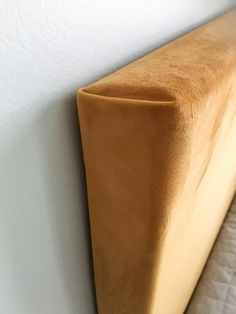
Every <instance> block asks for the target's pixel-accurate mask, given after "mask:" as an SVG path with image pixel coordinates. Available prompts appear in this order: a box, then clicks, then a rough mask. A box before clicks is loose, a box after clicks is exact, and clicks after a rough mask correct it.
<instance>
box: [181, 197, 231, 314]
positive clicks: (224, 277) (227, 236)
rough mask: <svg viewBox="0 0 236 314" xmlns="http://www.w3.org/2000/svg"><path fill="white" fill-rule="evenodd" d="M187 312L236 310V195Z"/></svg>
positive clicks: (212, 313) (228, 313) (225, 313)
mask: <svg viewBox="0 0 236 314" xmlns="http://www.w3.org/2000/svg"><path fill="white" fill-rule="evenodd" d="M185 313H187V314H236V197H235V198H234V200H233V202H232V204H231V207H230V209H229V212H228V214H227V216H226V218H225V221H224V224H223V226H222V228H221V231H220V233H219V236H218V238H217V241H216V243H215V245H214V248H213V250H212V252H211V254H210V257H209V259H208V262H207V264H206V267H205V269H204V271H203V273H202V275H201V278H200V281H199V283H198V285H197V288H196V290H195V292H194V294H193V297H192V299H191V301H190V304H189V306H188V309H187V310H186V312H185Z"/></svg>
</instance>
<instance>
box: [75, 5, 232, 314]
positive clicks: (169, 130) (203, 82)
mask: <svg viewBox="0 0 236 314" xmlns="http://www.w3.org/2000/svg"><path fill="white" fill-rule="evenodd" d="M235 21H236V12H235V11H232V12H230V13H228V14H226V15H224V16H222V17H220V18H218V19H216V20H214V21H212V22H210V23H208V24H206V25H204V26H202V27H200V28H198V29H196V30H194V31H193V32H191V33H188V34H187V35H185V36H183V37H181V38H179V39H177V40H175V41H173V42H171V43H169V44H167V45H165V46H163V47H161V48H160V49H158V50H156V51H154V52H152V53H150V54H149V55H147V56H145V57H143V58H141V59H139V60H137V61H135V62H133V63H131V64H129V65H127V66H125V67H124V68H122V69H121V70H119V71H117V72H115V73H113V74H111V75H109V76H107V77H105V78H104V79H102V80H99V81H98V82H95V83H94V84H92V85H90V86H88V87H85V88H82V89H81V90H80V91H79V93H78V108H79V119H80V125H81V133H82V144H83V151H84V161H85V168H86V178H87V185H88V201H89V214H90V222H91V232H92V247H93V259H94V271H95V282H96V293H97V301H98V310H99V313H100V314H181V313H183V312H184V310H185V308H186V305H187V303H188V301H189V299H190V297H191V294H192V292H193V289H194V287H195V285H196V283H197V280H198V278H199V276H200V273H201V271H202V269H203V266H204V264H205V262H206V259H207V257H208V254H209V252H210V250H211V247H212V245H213V243H214V240H215V238H216V235H217V233H218V230H219V228H220V226H221V223H222V220H223V218H224V216H225V214H226V211H227V209H228V206H229V204H230V201H231V199H232V196H233V193H234V190H235V186H236V114H235V112H236V22H235Z"/></svg>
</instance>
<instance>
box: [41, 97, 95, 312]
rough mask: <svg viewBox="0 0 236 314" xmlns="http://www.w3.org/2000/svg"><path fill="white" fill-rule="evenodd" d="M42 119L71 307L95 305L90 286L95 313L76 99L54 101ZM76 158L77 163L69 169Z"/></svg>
mask: <svg viewBox="0 0 236 314" xmlns="http://www.w3.org/2000/svg"><path fill="white" fill-rule="evenodd" d="M38 119H39V123H38V125H39V127H40V130H39V134H40V139H39V140H40V143H41V149H42V152H43V154H44V155H43V159H44V160H46V161H47V163H48V164H47V167H46V172H45V174H44V176H45V178H47V179H46V181H47V187H48V190H47V192H48V199H49V200H50V206H49V208H50V221H51V227H52V230H53V235H54V241H55V244H56V250H57V259H58V261H59V262H60V271H61V274H62V277H63V285H64V290H65V293H66V296H67V298H68V302H67V304H70V306H71V309H70V311H69V313H73V314H78V313H81V314H82V313H83V310H82V308H81V304H82V303H84V302H85V300H86V299H87V301H86V302H88V303H91V299H90V298H91V295H89V296H88V291H87V289H88V286H89V288H90V289H91V294H92V299H93V301H94V304H93V306H92V307H93V312H94V313H97V306H96V296H95V288H94V277H93V270H92V269H93V266H92V251H91V239H90V227H89V216H88V206H87V189H86V179H85V169H84V163H83V153H82V144H81V135H80V128H79V119H78V111H77V103H76V95H71V96H69V97H67V98H65V99H64V101H63V100H62V99H59V101H58V105H55V101H54V102H53V103H52V105H51V106H47V110H45V111H44V112H43V113H42V114H41V115H40V116H39V117H38ZM68 154H69V155H71V156H69V157H70V158H68ZM73 158H75V163H72V164H71V165H68V161H70V160H72V159H73ZM68 168H70V169H68ZM68 170H69V171H68ZM66 194H67V195H66ZM75 195H77V200H76V201H77V202H75ZM73 202H74V203H73ZM87 281H89V282H87ZM89 297H90V298H89ZM90 307H91V305H90Z"/></svg>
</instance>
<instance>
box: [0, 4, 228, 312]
mask: <svg viewBox="0 0 236 314" xmlns="http://www.w3.org/2000/svg"><path fill="white" fill-rule="evenodd" d="M233 2H234V1H230V0H208V1H207V0H182V1H175V0H164V1H157V0H135V1H132V0H119V1H113V0H84V1H82V0H79V1H78V0H77V1H76V0H71V1H68V0H60V1H57V0H45V1H44V0H24V1H22V0H1V1H0V313H3V314H93V313H95V306H94V293H93V284H92V275H91V258H90V248H89V233H88V217H87V207H86V193H85V185H84V172H83V167H82V161H81V147H80V136H79V128H78V122H77V112H76V96H75V93H76V89H77V88H78V87H80V86H82V85H85V84H88V83H90V82H92V81H94V80H96V79H98V78H99V77H101V76H104V75H105V74H107V73H109V72H111V71H113V70H115V69H117V68H119V67H120V66H122V65H124V64H125V63H128V62H130V61H132V60H133V59H135V58H137V57H139V56H141V55H143V54H145V53H147V52H149V51H151V50H152V49H154V48H155V47H157V46H159V45H160V44H162V43H164V42H166V41H168V40H170V39H171V38H174V37H176V36H177V35H179V34H181V33H183V32H185V31H187V30H189V29H191V28H193V27H196V26H197V25H199V24H201V23H202V22H205V21H207V20H208V19H209V18H212V17H213V16H216V15H218V14H220V13H221V12H222V11H223V10H225V9H227V8H228V7H229V6H230V5H232V4H233Z"/></svg>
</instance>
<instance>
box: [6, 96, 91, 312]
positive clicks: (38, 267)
mask: <svg viewBox="0 0 236 314" xmlns="http://www.w3.org/2000/svg"><path fill="white" fill-rule="evenodd" d="M42 99H44V97H42ZM40 102H41V100H40V101H38V102H36V103H35V106H37V108H39V110H38V111H37V112H33V114H32V112H29V113H27V114H25V115H26V116H25V117H24V122H19V123H21V124H20V125H16V126H15V130H16V131H15V134H16V136H15V137H14V139H12V141H11V143H10V142H9V143H8V147H7V148H6V149H4V156H1V158H2V160H4V164H3V165H1V166H3V167H2V169H3V171H1V175H2V178H4V186H2V184H1V197H3V204H4V199H5V204H7V206H5V209H4V208H3V209H2V210H1V209H0V211H1V222H0V231H1V243H0V244H1V252H0V264H1V266H2V265H3V269H4V273H3V276H4V278H5V276H8V275H7V274H8V272H9V276H8V277H7V278H6V281H5V282H7V283H8V286H7V287H6V291H8V290H9V289H10V290H11V291H15V292H14V293H15V296H16V297H15V298H16V300H15V305H14V302H13V303H12V302H11V301H12V300H11V301H10V300H8V293H7V292H4V291H3V295H1V304H6V306H7V307H9V310H7V311H6V312H8V313H17V312H18V313H20V312H21V313H27V314H28V313H35V314H41V313H44V314H51V313H57V314H93V313H96V312H97V310H96V302H95V299H96V298H95V292H94V291H95V290H94V284H93V272H92V255H91V248H90V247H91V245H90V232H89V220H88V208H87V198H86V184H85V175H84V166H83V159H82V149H81V141H80V132H79V123H78V114H77V106H76V95H74V94H73V95H72V96H69V97H66V98H65V97H61V96H59V97H58V98H57V99H52V100H51V101H48V102H47V103H45V102H43V103H40ZM9 129H10V128H9ZM12 191H14V194H13V193H12ZM12 194H13V195H12ZM2 245H3V248H2ZM0 275H1V274H0ZM12 293H13V292H12ZM1 294H2V293H1ZM2 300H3V301H2ZM4 300H5V301H4ZM2 302H3V303H2ZM19 304H22V309H19V308H18V310H17V308H15V307H16V306H18V307H19ZM1 306H3V305H1Z"/></svg>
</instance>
